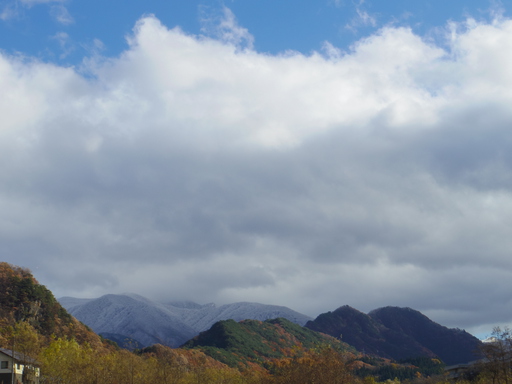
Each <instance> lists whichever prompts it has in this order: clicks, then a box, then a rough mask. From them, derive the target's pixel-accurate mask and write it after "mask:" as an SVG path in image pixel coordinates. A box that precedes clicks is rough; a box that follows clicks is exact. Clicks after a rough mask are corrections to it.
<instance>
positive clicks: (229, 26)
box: [201, 6, 254, 49]
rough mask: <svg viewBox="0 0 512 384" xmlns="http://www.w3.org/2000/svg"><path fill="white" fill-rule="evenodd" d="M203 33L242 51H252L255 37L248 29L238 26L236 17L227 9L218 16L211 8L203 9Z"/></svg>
mask: <svg viewBox="0 0 512 384" xmlns="http://www.w3.org/2000/svg"><path fill="white" fill-rule="evenodd" d="M201 23H202V27H201V32H203V33H205V34H206V35H208V36H211V37H214V38H217V39H219V40H221V41H223V42H225V43H228V44H232V45H234V46H237V47H239V48H242V49H252V48H253V45H254V37H253V36H252V35H251V34H250V33H249V31H248V30H247V29H246V28H243V27H241V26H240V25H238V22H237V20H236V17H235V15H234V14H233V12H232V11H231V10H230V9H229V8H227V7H223V8H222V13H221V14H218V13H216V11H213V10H212V9H211V8H209V7H205V6H203V7H202V17H201Z"/></svg>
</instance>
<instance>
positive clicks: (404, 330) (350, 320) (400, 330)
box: [306, 306, 480, 365]
mask: <svg viewBox="0 0 512 384" xmlns="http://www.w3.org/2000/svg"><path fill="white" fill-rule="evenodd" d="M306 327H307V328H309V329H311V330H314V331H317V332H323V333H326V334H328V335H331V336H334V337H338V338H341V339H342V340H343V341H345V342H346V343H348V344H350V345H352V346H354V347H355V348H357V349H358V350H359V351H361V352H364V353H366V354H371V355H376V356H380V357H385V358H391V359H395V360H400V359H405V358H411V357H419V356H426V357H439V358H440V359H442V360H443V361H444V362H445V363H446V364H448V365H451V364H458V363H465V362H468V361H471V360H474V359H475V358H476V355H475V353H474V352H475V351H476V350H477V348H478V347H479V345H480V341H479V340H478V339H477V338H476V337H474V336H472V335H470V334H469V333H467V332H465V331H461V330H459V329H449V328H447V327H444V326H442V325H439V324H437V323H435V322H433V321H432V320H430V319H429V318H428V317H426V316H425V315H423V314H422V313H420V312H418V311H415V310H413V309H410V308H398V307H385V308H379V309H376V310H374V311H372V312H370V313H369V314H365V313H363V312H360V311H358V310H356V309H354V308H352V307H349V306H343V307H340V308H338V309H336V310H335V311H333V312H327V313H323V314H321V315H319V316H318V317H317V318H316V319H315V320H313V321H309V322H308V323H307V324H306Z"/></svg>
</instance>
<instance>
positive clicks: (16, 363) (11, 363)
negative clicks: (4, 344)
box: [0, 348, 41, 384]
mask: <svg viewBox="0 0 512 384" xmlns="http://www.w3.org/2000/svg"><path fill="white" fill-rule="evenodd" d="M40 375H41V372H40V370H39V367H38V364H37V362H36V361H35V360H34V359H31V358H30V357H27V356H25V355H23V354H21V353H18V352H13V351H11V350H10V349H4V348H0V384H39V377H40ZM13 376H14V377H13Z"/></svg>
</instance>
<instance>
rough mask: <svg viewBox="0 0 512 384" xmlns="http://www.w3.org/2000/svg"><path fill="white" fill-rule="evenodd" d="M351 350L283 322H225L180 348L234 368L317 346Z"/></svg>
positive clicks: (344, 345) (325, 337) (330, 339)
mask: <svg viewBox="0 0 512 384" xmlns="http://www.w3.org/2000/svg"><path fill="white" fill-rule="evenodd" d="M326 344H328V345H334V346H336V347H342V348H345V349H347V350H350V349H351V347H349V346H348V345H346V344H345V343H341V342H339V341H338V340H336V339H335V338H333V337H329V336H327V335H323V334H320V333H317V332H313V331H311V330H309V329H307V328H304V327H301V326H300V325H298V324H295V323H292V322H290V321H288V320H286V319H283V318H278V319H273V320H266V321H263V322H262V321H258V320H243V321H240V322H236V321H234V320H225V321H219V322H217V323H215V324H214V325H213V326H212V327H211V328H210V329H209V330H208V331H205V332H201V333H200V334H199V335H198V336H196V337H195V338H193V339H192V340H189V341H188V342H187V343H186V344H185V345H183V347H182V348H188V349H199V350H201V351H203V352H204V353H205V354H207V355H209V356H211V357H213V358H215V359H217V360H219V361H221V362H223V363H225V364H227V365H229V366H231V367H234V368H244V366H245V367H247V365H248V364H249V365H250V364H251V363H252V364H257V365H261V364H262V363H264V362H265V361H269V360H271V359H275V358H282V357H285V356H291V355H293V354H294V353H295V352H296V351H298V350H304V349H308V348H314V347H317V346H319V345H326Z"/></svg>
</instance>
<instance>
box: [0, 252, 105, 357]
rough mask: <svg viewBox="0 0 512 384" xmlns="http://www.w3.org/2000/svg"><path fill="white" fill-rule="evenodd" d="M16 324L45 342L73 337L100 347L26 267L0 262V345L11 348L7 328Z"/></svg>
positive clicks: (90, 334)
mask: <svg viewBox="0 0 512 384" xmlns="http://www.w3.org/2000/svg"><path fill="white" fill-rule="evenodd" d="M20 324H28V325H29V326H30V327H32V328H33V329H34V331H35V332H36V333H37V334H39V335H40V337H42V339H43V340H45V341H48V340H51V339H52V338H53V337H62V338H73V339H75V340H76V341H77V342H79V343H87V344H89V345H91V346H93V347H98V348H101V347H103V342H102V341H101V339H100V337H99V336H98V335H96V334H94V333H93V332H91V331H90V330H88V329H87V327H85V326H84V325H83V324H81V323H80V322H78V321H77V320H76V319H75V318H73V317H72V316H71V315H70V314H69V313H68V312H67V311H66V310H65V309H64V308H63V307H62V306H61V305H60V304H59V302H58V301H57V300H56V299H55V297H54V296H53V294H52V293H51V292H50V291H49V290H48V289H47V288H46V287H45V286H44V285H41V284H39V282H38V281H37V280H36V279H35V278H34V276H33V275H32V273H31V272H30V270H28V269H26V268H21V267H17V266H14V265H11V264H9V263H5V262H0V327H2V328H3V331H5V332H6V333H3V334H2V337H0V344H2V345H1V346H3V347H6V348H12V347H11V344H10V342H9V338H10V337H11V335H9V331H8V330H9V329H11V330H12V328H13V327H16V326H17V325H18V326H19V325H20ZM4 327H5V328H4Z"/></svg>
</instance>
